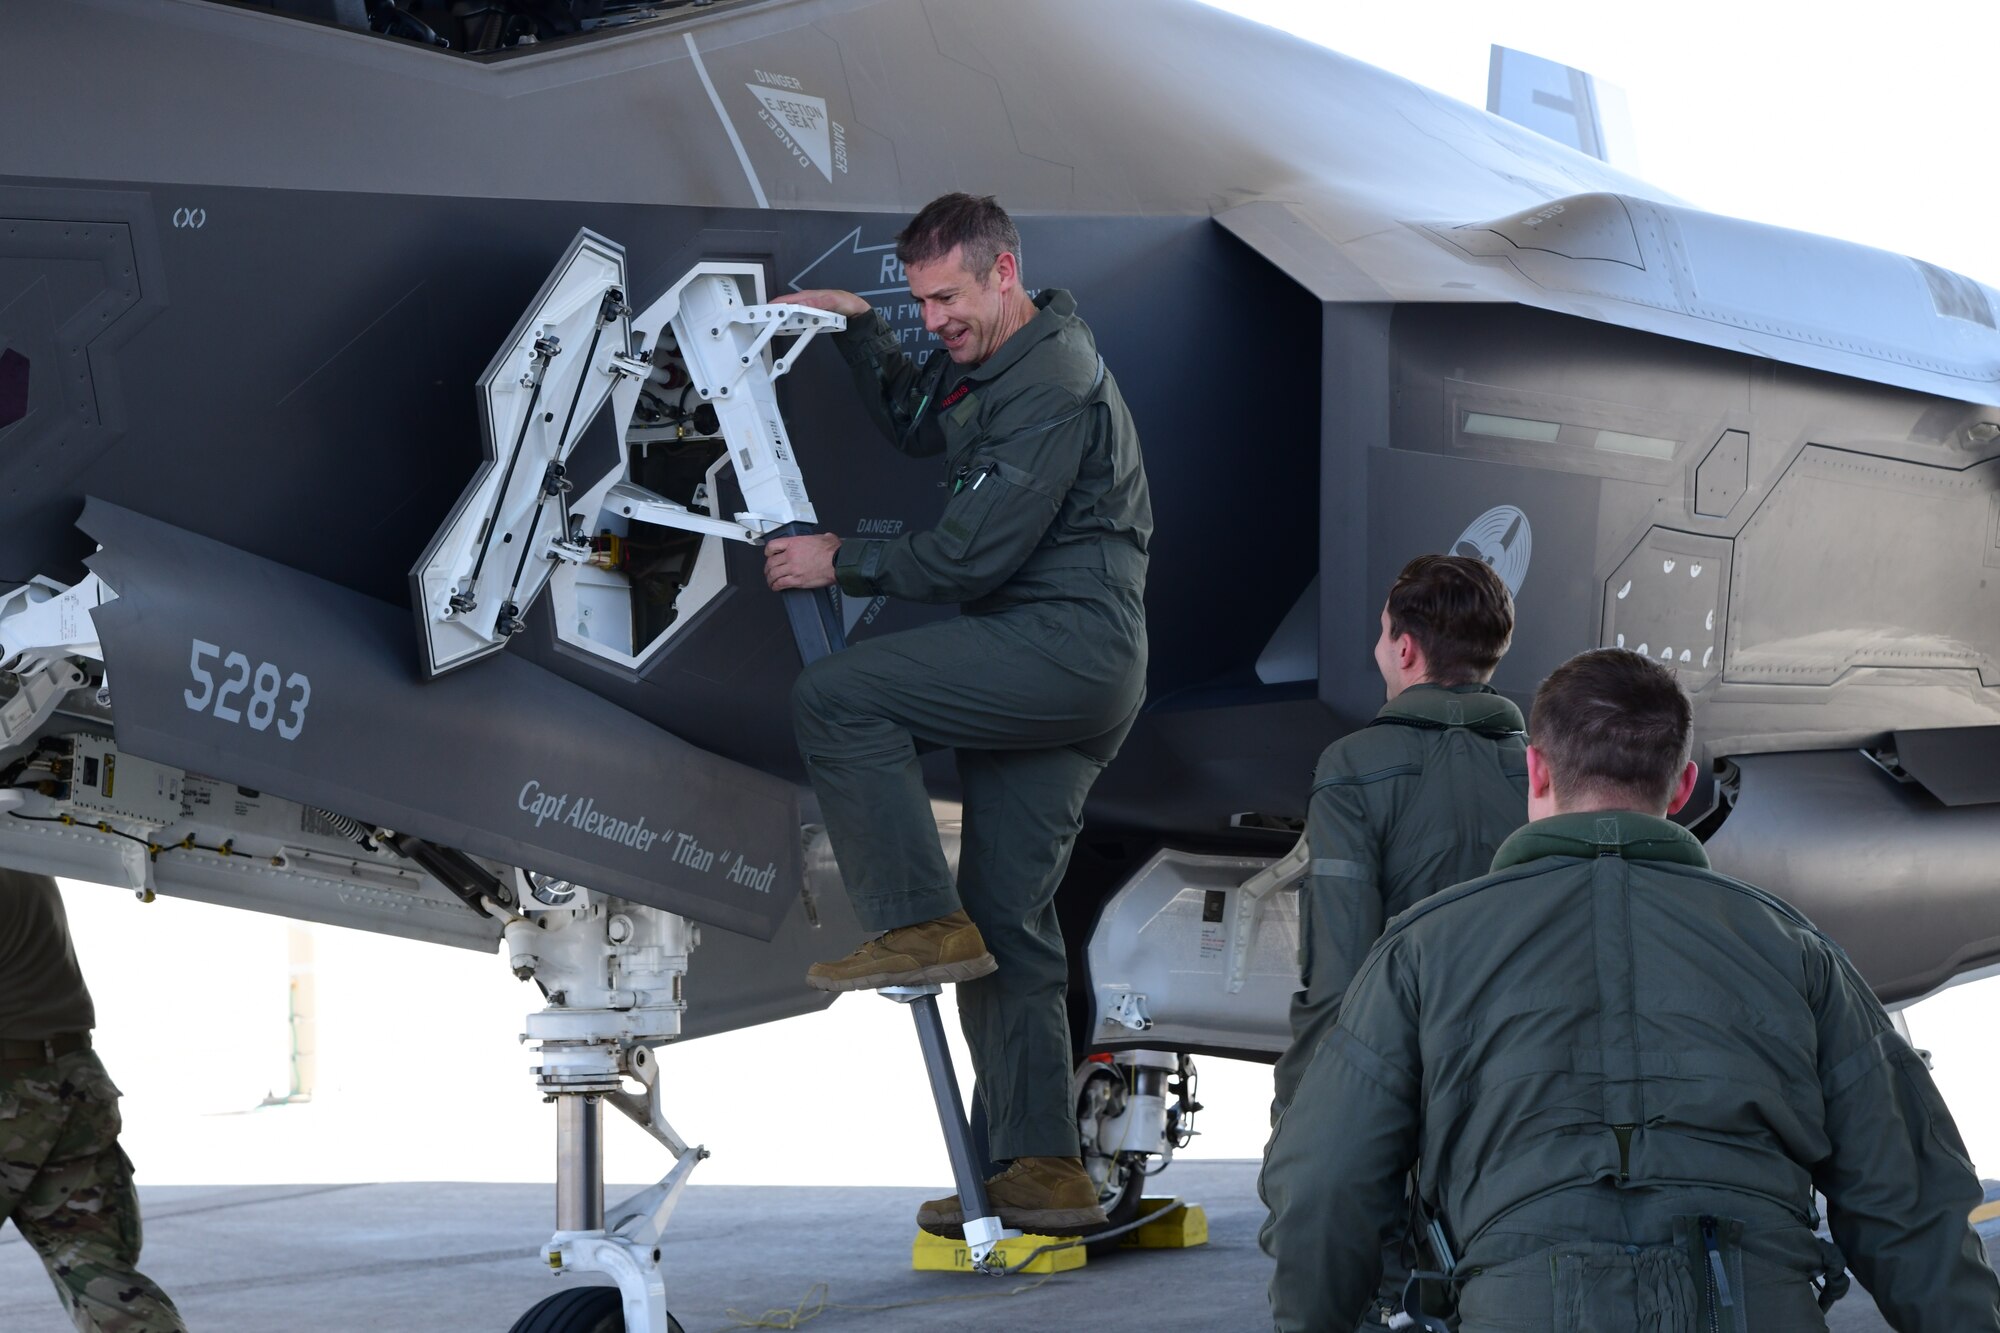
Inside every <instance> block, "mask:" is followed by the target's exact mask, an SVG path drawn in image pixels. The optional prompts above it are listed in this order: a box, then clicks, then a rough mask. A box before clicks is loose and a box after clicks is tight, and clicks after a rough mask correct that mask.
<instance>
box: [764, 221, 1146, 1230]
mask: <svg viewBox="0 0 2000 1333" xmlns="http://www.w3.org/2000/svg"><path fill="white" fill-rule="evenodd" d="M896 255H897V258H899V259H900V260H902V261H903V264H904V266H905V269H906V272H907V274H908V277H909V283H910V292H911V295H912V296H913V297H914V298H915V299H916V301H917V302H918V303H919V304H920V305H921V306H922V308H923V312H924V324H925V327H926V328H927V329H928V330H929V331H930V332H931V333H932V334H933V335H935V336H936V337H937V338H938V340H939V341H940V342H941V343H942V344H943V350H944V355H943V356H939V355H937V354H936V353H933V354H932V357H931V358H930V360H929V361H928V362H927V363H926V364H924V365H923V366H922V367H919V365H918V364H917V363H916V362H914V361H913V360H911V358H910V357H908V356H907V355H905V354H904V353H903V352H902V351H900V350H899V349H898V346H897V342H896V338H895V336H894V334H893V333H892V332H891V331H890V329H889V327H888V325H887V323H886V322H885V321H884V320H883V319H882V317H881V316H880V315H879V314H878V313H876V312H875V311H874V310H873V309H872V307H870V306H869V304H868V302H866V301H865V300H863V299H862V298H860V297H858V296H856V295H854V294H853V293H852V292H842V291H806V292H799V293H796V294H794V295H792V296H790V297H788V298H787V299H788V300H789V301H791V302H793V303H796V304H799V305H808V306H814V307H817V308H819V309H824V310H832V311H835V312H837V313H840V314H843V315H846V316H847V317H848V321H849V322H848V325H847V329H846V331H845V332H843V333H841V334H838V335H836V337H835V339H834V341H835V345H836V346H838V347H839V348H840V350H841V353H842V355H843V356H845V357H846V359H847V361H848V364H849V365H850V366H851V367H852V368H853V370H854V374H855V380H856V383H857V384H858V385H859V387H860V389H861V392H862V395H863V397H864V399H865V400H866V402H867V404H868V406H869V410H870V414H871V415H872V416H873V417H874V418H875V419H876V421H877V424H878V425H880V426H881V427H882V428H883V429H884V430H885V431H886V432H887V433H888V434H889V437H890V439H891V440H892V441H893V442H894V443H895V445H896V447H897V448H898V449H900V450H902V451H903V452H904V453H907V454H910V455H913V456H917V457H923V456H930V455H936V454H939V453H943V454H944V455H945V457H946V459H947V473H946V475H947V489H948V491H949V497H948V499H947V500H946V503H945V509H944V513H943V515H942V517H941V519H940V520H939V522H938V525H937V527H935V528H933V529H932V530H930V531H928V532H919V533H914V534H908V535H904V536H900V537H894V538H882V539H872V538H871V539H863V540H855V541H847V542H843V541H842V540H841V539H840V538H839V537H837V536H834V535H831V534H816V535H811V536H801V537H789V538H780V539H777V540H774V541H772V542H771V543H770V544H769V545H768V546H767V547H766V560H765V574H766V578H767V580H768V581H769V583H770V586H771V587H772V588H774V589H778V590H781V591H782V590H785V589H790V588H823V587H827V586H830V585H832V584H835V583H838V585H839V587H840V589H841V591H842V592H843V593H844V594H846V595H848V596H853V597H876V596H885V595H886V596H890V597H903V598H908V599H910V600H913V601H921V602H932V603H941V602H957V603H960V604H961V606H962V610H963V612H964V614H962V615H960V616H959V617H957V618H955V619H951V620H945V621H940V622H937V623H935V624H931V625H926V626H923V627H922V628H919V629H915V630H909V631H906V632H903V633H899V634H889V635H883V636H881V637H878V638H871V639H867V640H864V641H863V642H861V643H859V644H857V645H855V646H853V647H850V648H848V649H846V650H844V651H842V652H839V653H835V654H833V655H832V656H830V657H827V658H824V659H822V660H821V661H818V662H816V663H814V664H813V665H811V666H810V667H808V668H807V669H806V671H805V672H804V673H803V674H802V675H801V676H800V677H799V682H798V685H797V687H796V689H795V690H794V691H793V696H792V699H793V715H794V722H795V725H796V727H797V730H798V737H799V746H800V749H801V751H802V752H803V753H804V755H805V759H806V767H807V771H808V772H809V774H810V775H811V778H812V783H813V789H814V791H815V792H816V793H817V794H818V796H819V803H820V812H821V816H822V818H823V819H824V820H825V822H826V827H827V833H828V836H829V837H830V839H831V841H832V843H833V850H834V854H835V856H836V858H837V859H838V860H839V863H840V869H841V875H842V878H843V879H844V880H845V882H846V884H847V889H848V893H849V895H850V897H851V898H852V899H853V901H854V907H855V912H856V915H857V916H858V917H859V918H860V920H861V923H862V925H863V926H864V927H866V928H868V929H871V930H879V931H882V932H885V933H883V934H882V935H881V936H879V937H878V938H876V939H873V940H870V941H869V942H868V943H866V944H864V945H863V946H862V947H861V948H860V949H858V950H856V951H855V952H854V953H853V954H851V955H849V956H848V957H846V958H843V959H840V960H838V961H836V962H831V963H821V964H818V965H816V966H814V967H813V968H812V970H811V971H810V973H809V974H808V975H807V981H808V982H809V984H811V985H813V986H816V987H819V988H820V989H822V990H862V989H874V988H880V987H884V986H910V985H929V984H938V983H942V982H957V983H960V986H959V993H958V1007H959V1016H960V1020H961V1023H962V1025H963V1027H964V1031H965V1037H966V1042H967V1044H968V1046H969V1047H970V1048H971V1052H972V1061H973V1068H974V1071H975V1073H976V1075H977V1078H978V1094H979V1097H980V1100H981V1102H982V1103H983V1105H984V1108H985V1111H986V1117H987V1124H988V1126H989V1146H990V1149H991V1153H992V1156H993V1158H994V1160H995V1161H999V1162H1007V1163H1009V1165H1008V1166H1007V1167H1006V1169H1004V1170H1003V1171H1001V1172H1000V1173H999V1174H998V1175H997V1176H995V1177H994V1178H993V1179H992V1180H990V1181H989V1182H988V1190H989V1192H990V1194H991V1196H992V1203H993V1205H994V1207H995V1210H996V1211H997V1213H998V1215H999V1217H1000V1219H1001V1221H1002V1222H1003V1223H1005V1224H1006V1225H1007V1226H1009V1227H1014V1228H1019V1229H1020V1230H1023V1231H1033V1232H1042V1233H1049V1232H1056V1233H1070V1232H1075V1231H1077V1230H1078V1229H1081V1228H1088V1227H1091V1226H1101V1225H1103V1223H1104V1220H1105V1219H1104V1214H1103V1211H1102V1210H1101V1209H1100V1208H1099V1207H1098V1203H1097V1191H1096V1187H1095V1186H1094V1185H1093V1184H1092V1182H1091V1180H1090V1177H1089V1176H1088V1175H1087V1174H1086V1173H1085V1172H1084V1170H1083V1167H1082V1164H1081V1163H1080V1161H1079V1160H1078V1140H1077V1129H1076V1117H1075V1108H1074V1107H1072V1106H1071V1105H1070V1078H1071V1074H1072V1065H1071V1059H1070V1047H1069V1027H1068V1019H1067V1015H1066V1009H1065V1003H1064V991H1065V986H1066V980H1067V964H1066V961H1065V957H1064V952H1063V943H1062V932H1061V930H1060V928H1059V927H1058V925H1057V923H1056V912H1055V905H1054V896H1055V890H1056V885H1057V884H1058V883H1059V882H1060V881H1061V879H1062V875H1063V870H1064V867H1065V866H1066V865H1067V863H1068V861H1069V853H1070V846H1071V843H1072V841H1073V840H1074V838H1075V836H1076V833H1077V830H1078V828H1079V827H1080V826H1081V821H1082V811H1083V802H1084V798H1085V796H1086V795H1087V794H1088V793H1089V791H1090V787H1091V784H1092V783H1093V782H1094V781H1095V780H1096V778H1097V775H1098V773H1099V772H1100V771H1102V769H1103V768H1104V766H1105V765H1106V764H1108V763H1109V762H1110V761H1111V759H1112V757H1113V756H1114V755H1116V754H1117V752H1118V747H1119V745H1120V743H1121V742H1122V741H1123V740H1124V738H1125V734H1126V732H1127V731H1129V730H1130V728H1131V725H1132V721H1133V719H1134V718H1135V717H1136V715H1137V713H1138V710H1139V706H1140V703H1141V701H1142V700H1143V698H1144V695H1145V677H1146V626H1145V610H1144V606H1143V595H1144V591H1145V578H1146V546H1147V542H1148V540H1149V538H1150V536H1151V533H1152V505H1151V501H1150V500H1149V498H1148V494H1147V489H1146V475H1145V469H1144V467H1143V465H1142V463H1141V461H1140V457H1139V441H1138V432H1137V431H1136V429H1135V428H1134V426H1133V424H1132V419H1131V416H1130V414H1129V413H1128V412H1127V411H1126V408H1125V403H1124V400H1123V399H1122V398H1121V397H1120V396H1119V393H1118V386H1117V383H1116V381H1115V380H1114V379H1113V378H1112V376H1111V375H1110V373H1109V372H1108V371H1107V370H1106V369H1105V368H1104V363H1103V360H1102V359H1101V358H1100V357H1099V356H1098V355H1097V349H1096V344H1095V341H1094V340H1093V338H1092V336H1091V333H1090V329H1089V328H1088V327H1087V326H1086V325H1085V324H1084V323H1083V321H1081V320H1080V319H1078V318H1077V317H1076V302H1075V299H1074V298H1073V297H1071V295H1070V294H1069V293H1068V292H1066V291H1061V290H1049V291H1044V292H1043V293H1042V294H1041V295H1040V296H1039V297H1036V298H1034V299H1030V297H1029V296H1028V294H1027V292H1026V290H1025V289H1024V288H1023V287H1022V285H1021V257H1020V256H1021V242H1020V235H1019V233H1018V232H1017V231H1016V229H1015V227H1014V224H1013V222H1012V220H1011V219H1009V218H1008V216H1007V214H1006V212H1005V211H1004V210H1002V209H1001V208H1000V206H999V205H998V204H996V203H995V202H994V201H993V200H992V199H990V198H975V197H973V196H970V195H964V194H951V195H946V196H944V197H943V198H940V199H937V200H934V201H932V202H931V203H930V204H927V205H926V206H925V207H924V209H923V210H922V211H921V212H920V213H918V214H917V216H916V217H915V218H914V219H913V220H912V221H911V223H910V225H909V226H908V227H907V228H905V229H904V231H903V233H902V234H901V235H900V236H899V237H898V238H897V241H896ZM939 747H949V748H951V749H953V750H955V751H956V752H957V757H958V771H959V778H960V782H961V786H962V788H963V800H964V834H963V842H962V844H961V852H960V858H959V874H958V879H957V882H956V883H955V884H954V882H953V880H952V877H951V874H950V871H949V869H948V867H947V865H946V862H945V857H944V852H943V849H942V848H941V847H940V845H939V843H938V839H937V828H936V824H935V822H934V820H933V818H932V815H931V807H930V796H929V793H928V792H927V791H926V790H925V788H924V783H923V775H922V772H921V770H920V768H919V766H918V761H917V754H918V750H919V748H923V749H933V748H939ZM917 1220H918V1223H919V1225H921V1226H923V1227H925V1228H926V1229H929V1230H933V1231H940V1232H948V1231H951V1230H953V1229H955V1228H957V1227H958V1226H960V1225H961V1223H962V1221H963V1212H962V1210H961V1208H960V1206H959V1201H958V1199H957V1197H956V1196H955V1195H954V1196H952V1197H949V1198H945V1199H938V1200H934V1201H932V1202H930V1203H927V1204H925V1205H924V1206H923V1208H922V1209H921V1210H920V1211H919V1213H918V1217H917Z"/></svg>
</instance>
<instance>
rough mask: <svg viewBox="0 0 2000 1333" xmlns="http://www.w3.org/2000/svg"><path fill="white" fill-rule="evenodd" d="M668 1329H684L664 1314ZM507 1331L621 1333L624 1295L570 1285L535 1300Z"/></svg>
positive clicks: (681, 1332)
mask: <svg viewBox="0 0 2000 1333" xmlns="http://www.w3.org/2000/svg"><path fill="white" fill-rule="evenodd" d="M667 1330H668V1333H686V1330H684V1329H683V1328H682V1327H681V1326H680V1321H678V1320H676V1319H675V1318H674V1317H673V1316H672V1315H668V1316H667ZM507 1333H625V1298H624V1297H623V1296H622V1295H620V1294H619V1292H618V1288H616V1287H572V1288H571V1289H570V1290H568V1291H559V1292H557V1293H556V1294H555V1295H553V1296H551V1297H549V1298H548V1299H547V1300H545V1301H537V1302H536V1303H535V1304H534V1305H532V1306H530V1307H529V1309H528V1312H527V1313H526V1314H524V1315H522V1316H521V1317H520V1318H519V1319H516V1320H515V1321H514V1327H512V1328H510V1329H508V1330H507Z"/></svg>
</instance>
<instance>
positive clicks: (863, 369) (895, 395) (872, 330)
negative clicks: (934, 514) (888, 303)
mask: <svg viewBox="0 0 2000 1333" xmlns="http://www.w3.org/2000/svg"><path fill="white" fill-rule="evenodd" d="M833 345H834V346H835V347H837V348H839V349H840V355H841V357H842V358H843V359H845V360H846V362H847V366H848V369H849V370H851V371H852V372H853V374H854V385H855V388H856V389H858V390H859V391H860V393H861V402H862V404H863V405H864V406H865V407H866V408H867V409H868V416H869V419H870V420H872V421H873V422H874V423H875V425H876V428H877V429H879V430H880V431H881V432H882V433H883V434H884V435H886V436H888V437H889V442H890V443H891V444H893V445H895V446H896V447H897V448H898V449H900V450H902V451H903V452H904V453H906V454H910V455H912V456H914V457H918V458H924V457H928V456H930V455H932V454H937V453H940V452H942V451H943V449H944V436H943V435H942V434H940V433H939V431H938V429H937V424H936V422H935V420H931V419H930V417H931V413H930V412H928V411H926V412H925V413H924V415H925V418H926V421H925V422H924V423H923V424H922V428H920V429H918V430H915V431H912V430H910V429H909V426H910V422H911V420H912V418H913V417H914V416H915V414H916V412H917V408H918V403H919V399H920V397H921V395H920V394H919V393H918V392H917V387H918V384H919V381H921V380H923V379H924V378H925V376H924V367H923V366H921V365H919V364H918V363H917V361H916V360H915V358H913V357H911V356H910V355H909V353H907V352H905V351H904V350H903V348H902V344H900V343H899V342H897V341H896V334H895V331H894V330H893V329H891V328H890V327H889V322H888V321H887V320H885V319H883V318H882V312H881V311H880V310H876V309H873V308H870V310H869V311H868V313H867V314H865V315H857V316H855V317H854V318H853V319H850V320H848V321H847V327H846V328H845V329H842V330H841V331H840V332H839V333H836V334H834V335H833ZM932 355H934V356H944V352H943V351H942V350H939V351H936V352H934V353H932ZM928 407H929V408H932V409H935V408H936V407H937V404H936V403H931V404H928Z"/></svg>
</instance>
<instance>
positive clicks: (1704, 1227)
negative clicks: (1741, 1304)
mask: <svg viewBox="0 0 2000 1333" xmlns="http://www.w3.org/2000/svg"><path fill="white" fill-rule="evenodd" d="M1699 1221H1700V1223H1701V1244H1702V1249H1703V1250H1705V1251H1706V1252H1707V1255H1708V1327H1709V1333H1722V1315H1721V1314H1720V1311H1722V1310H1727V1309H1730V1308H1731V1307H1733V1306H1734V1305H1735V1304H1736V1302H1735V1301H1733V1300H1732V1299H1730V1295H1729V1275H1728V1274H1727V1273H1726V1272H1724V1271H1723V1267H1722V1247H1721V1246H1720V1245H1719V1244H1718V1243H1717V1242H1716V1238H1715V1233H1716V1222H1715V1219H1714V1218H1713V1217H1710V1216H1708V1215H1707V1214H1705V1213H1704V1214H1703V1215H1702V1216H1701V1218H1700V1219H1699ZM1730 1323H1731V1326H1732V1327H1733V1326H1734V1324H1735V1321H1734V1320H1731V1321H1730Z"/></svg>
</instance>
